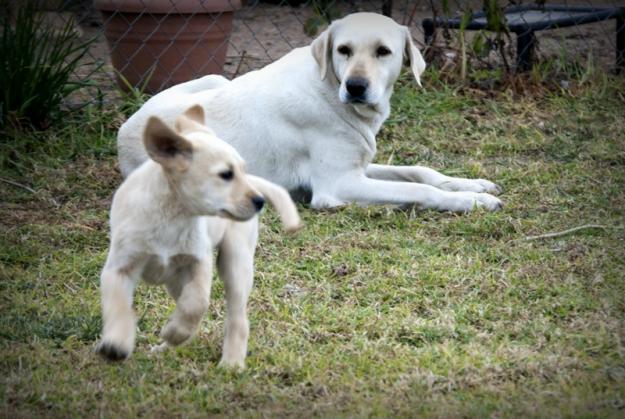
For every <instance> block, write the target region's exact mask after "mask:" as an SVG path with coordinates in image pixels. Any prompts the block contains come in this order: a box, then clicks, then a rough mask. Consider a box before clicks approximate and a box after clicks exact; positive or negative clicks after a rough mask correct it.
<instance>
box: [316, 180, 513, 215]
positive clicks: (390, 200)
mask: <svg viewBox="0 0 625 419" xmlns="http://www.w3.org/2000/svg"><path fill="white" fill-rule="evenodd" d="M328 197H330V199H328ZM332 200H335V201H337V202H357V203H360V204H395V205H415V206H417V207H419V208H424V209H425V208H430V209H435V210H438V211H452V212H469V211H471V210H473V209H474V208H484V209H488V210H491V211H494V210H498V209H501V208H502V206H503V205H502V203H501V201H500V200H499V199H497V198H495V197H494V196H492V195H489V194H486V193H475V192H449V191H443V190H441V189H438V188H435V187H433V186H430V185H423V184H419V183H412V182H398V181H386V180H377V179H371V178H369V177H367V176H365V175H364V173H360V174H359V173H355V172H352V173H348V174H345V175H343V176H341V177H336V178H333V179H331V180H330V179H327V180H326V181H325V182H323V183H321V182H317V184H316V185H313V199H312V202H311V205H312V206H313V207H315V208H319V207H320V206H322V205H324V204H327V203H332Z"/></svg>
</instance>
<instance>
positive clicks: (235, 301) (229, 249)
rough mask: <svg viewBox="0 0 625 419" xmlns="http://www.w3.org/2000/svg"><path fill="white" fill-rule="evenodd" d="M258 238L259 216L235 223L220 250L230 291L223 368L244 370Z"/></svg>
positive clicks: (222, 273)
mask: <svg viewBox="0 0 625 419" xmlns="http://www.w3.org/2000/svg"><path fill="white" fill-rule="evenodd" d="M257 238H258V217H254V218H253V219H252V220H250V221H247V222H245V223H233V225H232V228H231V229H230V230H229V231H228V232H227V233H226V236H225V237H224V240H223V241H222V244H221V247H220V249H219V258H218V269H219V275H220V277H221V278H222V280H223V281H224V284H225V288H226V307H227V313H226V324H225V336H224V346H223V353H222V355H221V361H220V362H219V365H220V366H222V367H236V368H243V367H244V366H245V356H246V354H247V339H248V336H249V332H250V326H249V322H248V320H247V300H248V297H249V295H250V291H251V290H252V284H253V281H254V250H255V249H256V241H257Z"/></svg>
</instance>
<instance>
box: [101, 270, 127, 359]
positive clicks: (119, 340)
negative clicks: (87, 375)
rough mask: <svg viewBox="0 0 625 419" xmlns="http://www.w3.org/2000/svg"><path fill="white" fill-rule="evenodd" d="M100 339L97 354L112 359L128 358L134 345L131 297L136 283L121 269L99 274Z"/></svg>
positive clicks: (104, 271)
mask: <svg viewBox="0 0 625 419" xmlns="http://www.w3.org/2000/svg"><path fill="white" fill-rule="evenodd" d="M100 282H101V290H102V319H103V323H104V328H103V331H102V340H101V341H100V343H99V344H98V346H97V348H96V351H97V352H98V353H99V354H101V355H103V356H105V357H106V358H108V359H111V360H115V361H117V360H122V359H124V358H127V357H128V356H129V355H130V353H131V352H132V350H133V348H134V345H135V333H136V331H135V328H136V321H135V315H134V312H133V310H132V296H133V292H134V288H135V285H136V280H135V279H133V278H132V277H131V276H130V275H128V274H127V273H124V271H123V270H121V269H112V268H107V267H105V268H104V270H103V271H102V275H101V281H100Z"/></svg>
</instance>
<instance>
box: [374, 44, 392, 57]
mask: <svg viewBox="0 0 625 419" xmlns="http://www.w3.org/2000/svg"><path fill="white" fill-rule="evenodd" d="M375 53H376V55H377V56H378V57H385V56H387V55H390V53H391V50H390V49H388V48H387V47H385V46H384V45H382V46H379V47H378V49H377V50H376V52H375Z"/></svg>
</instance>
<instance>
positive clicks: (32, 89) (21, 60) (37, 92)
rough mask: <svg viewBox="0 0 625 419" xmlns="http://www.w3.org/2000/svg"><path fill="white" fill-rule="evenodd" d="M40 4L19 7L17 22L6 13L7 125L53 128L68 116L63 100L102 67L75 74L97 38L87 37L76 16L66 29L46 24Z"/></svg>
mask: <svg viewBox="0 0 625 419" xmlns="http://www.w3.org/2000/svg"><path fill="white" fill-rule="evenodd" d="M2 4H3V5H5V6H6V1H4V2H2ZM35 4H36V3H35V2H33V1H28V2H27V3H26V4H24V5H22V6H20V7H18V9H17V12H16V14H15V19H14V20H13V21H11V19H10V17H9V13H6V14H3V15H2V16H1V17H0V22H1V26H2V29H1V34H0V92H1V93H0V126H2V127H4V126H5V125H12V126H14V127H22V126H24V125H30V126H32V127H34V128H37V129H43V128H47V127H48V126H49V125H50V124H51V123H52V122H54V121H55V120H57V119H58V118H59V117H60V116H61V115H62V112H61V105H62V101H63V99H64V98H65V97H67V96H68V95H69V94H71V93H72V92H74V91H76V90H78V89H80V88H82V87H85V86H87V85H90V84H91V83H90V82H89V80H88V78H89V77H90V76H91V74H93V72H95V71H96V70H97V68H98V67H97V66H96V67H94V69H93V70H92V71H91V72H90V73H89V74H87V75H86V76H84V77H81V78H80V79H78V80H73V79H72V76H73V75H74V74H76V69H77V68H78V66H79V65H80V64H81V62H82V59H83V58H84V57H85V55H86V54H87V52H88V48H89V46H90V45H91V43H92V42H93V40H88V41H86V42H85V41H81V40H80V39H79V35H78V34H77V33H76V32H75V31H74V23H73V20H72V19H70V20H68V21H67V22H66V23H65V25H64V26H63V27H62V28H61V29H55V28H52V27H50V26H49V25H46V24H45V22H44V19H43V17H42V16H41V15H40V14H37V13H36V7H35ZM4 8H5V7H3V9H4Z"/></svg>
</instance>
